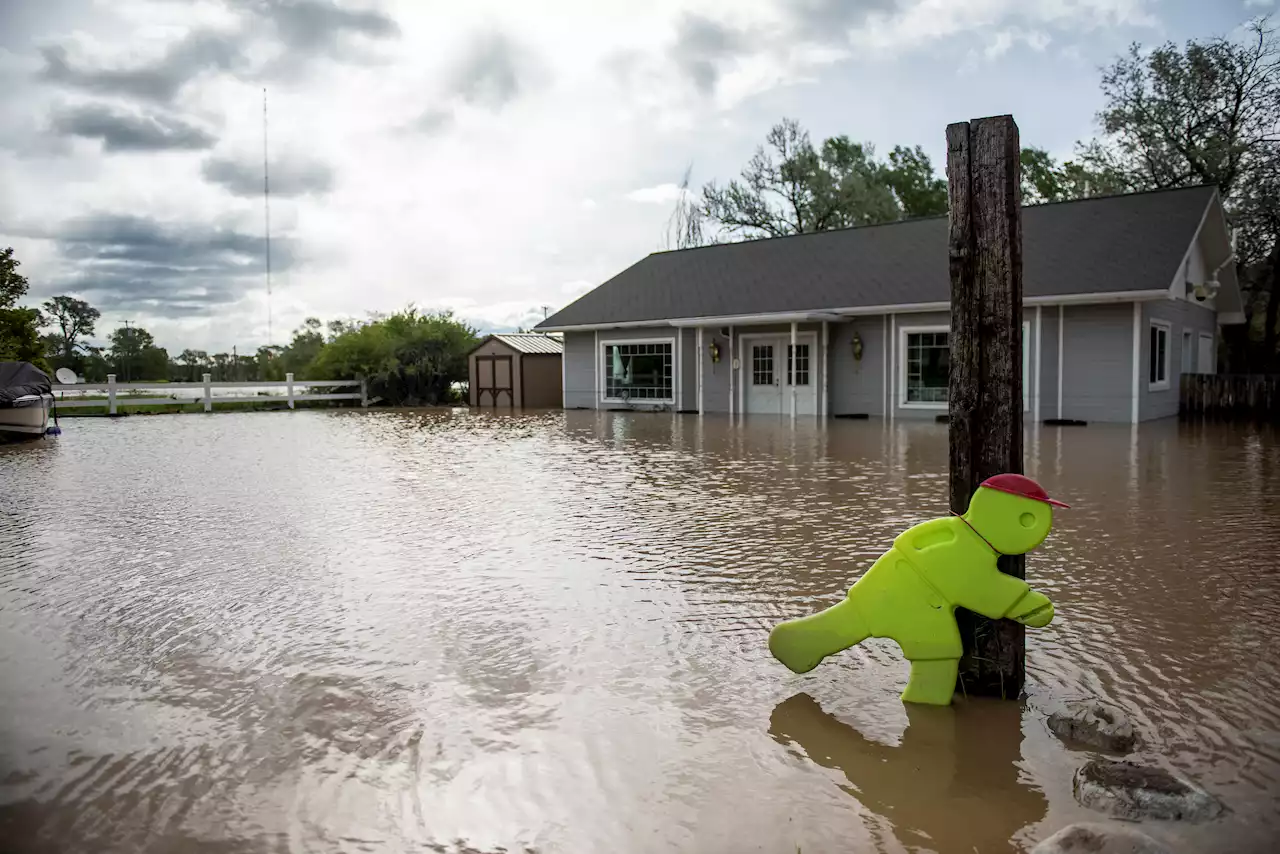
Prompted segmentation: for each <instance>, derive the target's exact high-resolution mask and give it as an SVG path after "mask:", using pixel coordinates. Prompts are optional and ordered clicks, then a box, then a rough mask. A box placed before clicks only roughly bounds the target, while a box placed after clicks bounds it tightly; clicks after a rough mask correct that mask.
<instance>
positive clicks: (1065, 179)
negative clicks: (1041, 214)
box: [1020, 147, 1134, 205]
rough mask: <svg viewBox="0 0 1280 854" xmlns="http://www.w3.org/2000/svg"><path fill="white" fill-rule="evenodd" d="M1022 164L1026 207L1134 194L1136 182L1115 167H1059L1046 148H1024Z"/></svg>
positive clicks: (1075, 164)
mask: <svg viewBox="0 0 1280 854" xmlns="http://www.w3.org/2000/svg"><path fill="white" fill-rule="evenodd" d="M1020 159H1021V161H1022V203H1023V204H1025V205H1035V204H1043V203H1045V202H1065V201H1070V200H1071V199H1086V198H1090V197H1093V196H1107V195H1113V194H1116V193H1127V192H1131V191H1132V190H1133V189H1134V187H1133V182H1132V180H1131V179H1130V178H1128V177H1127V176H1125V175H1124V174H1123V173H1121V172H1119V171H1117V170H1116V169H1115V168H1114V167H1108V166H1103V167H1101V168H1098V169H1091V168H1089V167H1087V166H1085V165H1084V164H1083V163H1078V162H1075V161H1072V160H1067V161H1064V162H1062V163H1058V162H1057V161H1056V160H1054V159H1053V157H1051V156H1050V155H1049V152H1047V151H1045V150H1044V149H1043V148H1034V147H1031V148H1024V149H1022V155H1021V158H1020Z"/></svg>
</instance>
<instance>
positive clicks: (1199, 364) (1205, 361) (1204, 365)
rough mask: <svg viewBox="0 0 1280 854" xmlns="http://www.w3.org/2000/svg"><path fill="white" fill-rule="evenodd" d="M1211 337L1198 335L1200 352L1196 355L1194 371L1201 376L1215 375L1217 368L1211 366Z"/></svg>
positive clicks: (1212, 355) (1212, 351)
mask: <svg viewBox="0 0 1280 854" xmlns="http://www.w3.org/2000/svg"><path fill="white" fill-rule="evenodd" d="M1214 355H1215V353H1214V350H1213V336H1212V335H1206V334H1204V333H1203V332H1201V333H1200V352H1199V353H1197V354H1196V356H1197V358H1196V370H1197V371H1198V372H1199V373H1202V374H1214V373H1217V368H1216V367H1215V365H1214V364H1213V357H1214Z"/></svg>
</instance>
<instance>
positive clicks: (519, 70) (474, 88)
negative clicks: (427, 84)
mask: <svg viewBox="0 0 1280 854" xmlns="http://www.w3.org/2000/svg"><path fill="white" fill-rule="evenodd" d="M533 71H534V69H533V68H532V58H531V57H530V55H529V54H528V52H527V51H525V50H524V49H523V48H522V47H521V46H520V45H517V44H516V43H515V42H513V41H512V40H511V39H509V38H507V37H506V36H505V35H503V34H501V33H498V32H489V33H485V34H483V35H481V36H479V37H477V38H476V39H475V40H474V41H473V42H472V43H471V45H470V47H469V48H468V49H467V51H466V53H465V54H464V55H463V57H462V61H461V62H459V63H458V65H457V67H456V68H455V69H454V71H453V74H452V75H451V76H450V81H449V84H450V89H451V90H452V92H453V93H454V94H455V95H458V96H461V97H462V99H463V100H465V101H467V102H468V103H472V104H482V105H484V106H488V107H495V108H496V107H501V106H503V105H505V104H507V103H509V102H510V101H512V100H513V99H515V98H516V96H518V95H519V94H520V92H521V91H522V89H523V88H524V87H525V86H526V84H527V80H526V79H525V78H528V77H529V76H530V75H531V74H532V73H533Z"/></svg>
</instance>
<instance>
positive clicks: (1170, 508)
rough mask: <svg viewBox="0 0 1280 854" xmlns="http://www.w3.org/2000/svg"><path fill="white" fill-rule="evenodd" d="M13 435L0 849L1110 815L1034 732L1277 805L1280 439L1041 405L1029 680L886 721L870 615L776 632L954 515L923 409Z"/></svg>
mask: <svg viewBox="0 0 1280 854" xmlns="http://www.w3.org/2000/svg"><path fill="white" fill-rule="evenodd" d="M64 429H65V433H64V434H63V436H62V437H61V438H59V439H56V440H49V441H43V442H37V443H33V444H28V445H23V446H10V447H5V448H0V850H3V851H5V852H46V851H47V852H80V851H85V852H115V851H121V852H123V851H129V852H135V851H148V852H174V854H186V852H200V854H215V852H216V854H222V852H267V851H272V852H274V851H281V852H283V851H288V852H337V851H352V852H400V851H467V852H492V851H499V850H502V851H507V852H520V851H538V852H594V851H601V852H604V851H608V852H627V854H630V853H631V852H667V851H686V852H735V853H736V852H741V851H762V852H786V854H791V852H795V851H803V852H805V854H809V852H837V851H838V852H847V851H873V850H874V851H895V852H896V851H906V850H911V851H916V850H935V851H941V852H971V851H981V852H1000V851H1018V850H1025V849H1026V848H1028V847H1030V846H1031V845H1033V844H1034V843H1035V842H1036V841H1037V840H1039V839H1041V838H1043V837H1045V836H1047V835H1049V834H1050V833H1052V832H1053V831H1054V830H1056V829H1058V828H1060V827H1062V826H1064V825H1065V824H1067V823H1070V822H1072V821H1077V820H1086V819H1094V818H1098V816H1096V815H1094V814H1092V813H1090V812H1089V811H1087V810H1085V809H1083V808H1082V807H1079V806H1078V805H1077V804H1076V803H1075V801H1074V800H1073V798H1072V794H1071V777H1072V773H1073V772H1074V770H1075V769H1076V768H1077V767H1079V766H1080V764H1081V763H1083V762H1084V761H1085V760H1086V759H1087V758H1088V756H1089V754H1087V753H1084V752H1080V751H1076V750H1071V749H1068V748H1067V747H1065V746H1064V745H1062V744H1061V743H1060V742H1059V741H1058V740H1057V739H1056V738H1055V737H1054V736H1052V735H1051V734H1050V733H1049V732H1048V730H1047V728H1046V726H1045V723H1044V719H1045V715H1046V713H1047V712H1048V711H1050V710H1052V709H1054V708H1056V707H1057V706H1059V705H1060V704H1062V703H1063V702H1065V701H1067V700H1071V699H1074V698H1080V697H1087V696H1097V697H1101V698H1104V699H1107V700H1109V701H1111V702H1114V703H1116V704H1117V705H1119V706H1120V707H1122V708H1123V709H1124V710H1125V711H1126V712H1127V713H1128V714H1129V715H1130V716H1131V717H1132V719H1133V720H1134V721H1135V723H1136V725H1137V727H1138V730H1139V732H1140V735H1141V738H1142V740H1143V746H1142V749H1141V750H1142V752H1141V756H1142V758H1143V759H1144V761H1149V762H1153V763H1156V764H1161V765H1165V766H1167V767H1170V768H1173V769H1175V770H1177V771H1179V772H1181V773H1184V774H1186V775H1188V776H1190V777H1191V778H1193V779H1194V780H1196V781H1198V782H1199V783H1201V784H1202V785H1203V786H1205V787H1206V788H1208V789H1209V790H1210V791H1212V792H1213V793H1214V794H1216V795H1218V796H1219V797H1220V798H1222V799H1223V800H1224V801H1225V802H1226V804H1227V805H1228V807H1229V808H1230V813H1229V814H1228V815H1227V816H1225V817H1224V818H1222V819H1220V820H1218V821H1215V822H1212V823H1209V824H1205V825H1178V824H1173V823H1150V824H1146V825H1144V830H1145V831H1146V832H1148V833H1150V834H1151V835H1153V836H1156V837H1158V838H1160V839H1163V840H1166V841H1170V842H1172V843H1174V844H1175V845H1177V846H1178V847H1179V848H1180V850H1184V851H1209V852H1214V851H1221V852H1228V851H1230V852H1240V851H1263V850H1274V849H1272V848H1271V845H1270V843H1271V842H1273V841H1274V840H1275V838H1276V837H1277V835H1280V815H1278V808H1277V800H1276V797H1277V794H1278V793H1280V572H1278V564H1280V557H1278V556H1277V546H1278V545H1280V441H1277V436H1276V435H1275V434H1274V433H1272V432H1268V431H1265V430H1259V429H1258V428H1252V427H1242V426H1237V427H1232V426H1225V427H1224V426H1212V427H1210V426H1201V427H1192V426H1187V425H1179V424H1177V423H1174V422H1165V423H1157V424H1151V425H1144V426H1143V427H1142V428H1141V430H1140V431H1139V432H1137V433H1134V432H1133V431H1132V430H1131V429H1130V428H1129V427H1127V426H1126V427H1110V426H1105V425H1091V426H1089V427H1084V428H1079V427H1074V428H1042V429H1040V430H1037V431H1033V432H1032V433H1031V434H1029V435H1028V439H1027V448H1028V465H1027V472H1028V474H1030V475H1032V476H1034V477H1037V478H1038V479H1039V480H1040V481H1041V482H1042V483H1043V484H1044V485H1045V486H1046V487H1047V488H1048V489H1049V491H1050V492H1051V494H1054V495H1055V496H1057V497H1060V498H1062V499H1064V500H1066V501H1068V502H1069V503H1071V504H1072V505H1073V508H1072V509H1071V510H1064V511H1060V512H1059V513H1058V514H1057V526H1056V528H1055V530H1054V532H1053V534H1052V535H1051V536H1050V539H1049V540H1048V541H1047V542H1046V543H1045V545H1044V546H1043V547H1042V549H1041V550H1040V551H1038V552H1037V553H1035V554H1034V555H1033V556H1032V557H1031V558H1030V559H1029V561H1028V578H1029V580H1030V581H1031V582H1032V584H1033V585H1034V586H1036V587H1037V588H1038V589H1040V590H1042V591H1044V592H1045V593H1047V594H1048V595H1049V596H1050V597H1051V598H1052V599H1053V600H1054V602H1055V604H1056V606H1057V615H1058V616H1057V618H1056V619H1055V621H1054V622H1053V623H1052V624H1051V625H1050V626H1049V627H1047V628H1045V629H1041V630H1028V643H1029V651H1028V668H1029V684H1028V691H1027V693H1028V696H1027V698H1026V699H1025V701H1023V702H999V701H978V700H970V701H964V700H958V701H957V703H956V705H954V706H953V707H951V708H949V709H928V708H926V709H918V708H912V709H910V710H907V709H905V708H904V706H903V705H902V703H901V702H900V701H899V700H898V693H899V691H900V690H901V688H902V685H903V682H904V677H905V672H906V668H905V664H904V663H903V662H902V661H901V659H900V658H899V657H898V656H897V654H896V648H895V647H894V646H893V645H892V644H890V643H887V642H871V643H869V644H867V645H864V646H863V647H860V648H857V649H854V650H850V651H848V652H846V653H843V654H841V655H840V656H838V657H836V658H835V659H831V660H828V662H827V663H825V664H823V665H822V666H821V667H819V668H818V669H817V670H815V671H814V672H813V673H811V674H808V675H805V676H796V675H793V674H791V673H789V672H788V671H786V670H785V669H784V668H783V667H782V666H781V665H780V664H777V663H776V662H774V661H773V659H771V658H770V657H769V654H768V652H767V649H766V645H765V641H766V634H767V631H768V629H769V627H770V626H772V625H773V624H774V623H776V622H778V621H779V620H782V619H786V618H790V617H795V616H799V615H801V614H806V613H810V612H812V611H815V610H818V609H820V608H823V607H826V606H827V605H829V604H832V603H834V602H835V601H838V599H839V597H840V596H842V595H843V592H844V590H846V589H847V587H848V586H849V584H850V583H851V582H852V580H853V579H854V578H855V577H856V576H857V575H858V573H859V572H861V571H862V570H863V569H864V568H865V567H866V566H867V565H869V563H870V562H871V561H872V560H873V559H874V558H875V557H876V556H877V555H878V554H879V553H880V552H881V551H882V550H883V549H884V548H885V547H886V546H887V544H888V542H889V541H890V539H891V538H892V537H893V535H895V534H896V533H897V532H899V531H900V530H901V529H903V528H904V527H906V526H908V525H909V524H911V523H913V522H915V521H918V520H920V519H923V518H927V517H930V516H935V515H940V514H944V513H945V512H946V497H945V495H946V476H945V470H946V433H945V427H942V426H939V425H935V424H917V425H905V424H902V423H899V424H897V425H894V426H893V427H891V428H886V427H885V426H884V425H881V424H879V423H876V422H846V421H837V422H834V423H831V424H829V425H827V426H826V427H818V426H816V425H813V424H811V423H801V424H799V425H797V426H796V427H795V428H794V429H793V428H792V426H791V425H790V424H789V423H788V422H785V421H782V422H776V421H763V422H751V423H748V424H747V425H745V426H741V425H740V426H730V424H729V423H728V422H727V421H726V420H723V419H716V418H710V417H708V418H706V419H704V420H701V421H700V420H699V419H698V418H697V417H696V416H666V415H629V414H621V413H594V412H572V413H559V412H557V413H545V414H537V415H528V416H519V415H515V416H512V415H483V414H471V413H466V412H462V411H455V412H450V411H433V412H426V413H423V412H371V413H360V412H340V413H323V412H295V413H244V414H232V413H226V414H215V415H210V416H193V415H188V416H167V417H165V416H161V417H152V418H143V417H135V418H128V419H121V420H115V421H112V420H106V419H76V420H69V421H67V422H65V426H64Z"/></svg>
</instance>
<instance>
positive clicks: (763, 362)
mask: <svg viewBox="0 0 1280 854" xmlns="http://www.w3.org/2000/svg"><path fill="white" fill-rule="evenodd" d="M751 384H752V385H773V345H772V344H752V345H751Z"/></svg>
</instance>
